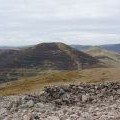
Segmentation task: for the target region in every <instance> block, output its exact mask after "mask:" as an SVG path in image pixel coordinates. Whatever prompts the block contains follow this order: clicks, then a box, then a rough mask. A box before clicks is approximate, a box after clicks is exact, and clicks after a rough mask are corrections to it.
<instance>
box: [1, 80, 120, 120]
mask: <svg viewBox="0 0 120 120" xmlns="http://www.w3.org/2000/svg"><path fill="white" fill-rule="evenodd" d="M0 120H120V83H119V82H104V83H91V84H87V83H81V84H79V85H65V86H53V87H45V89H44V91H43V93H41V94H35V93H31V94H26V95H17V96H7V97H0Z"/></svg>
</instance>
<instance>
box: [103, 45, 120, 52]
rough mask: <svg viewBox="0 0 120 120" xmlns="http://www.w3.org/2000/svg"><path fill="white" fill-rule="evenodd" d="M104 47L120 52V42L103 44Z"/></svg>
mask: <svg viewBox="0 0 120 120" xmlns="http://www.w3.org/2000/svg"><path fill="white" fill-rule="evenodd" d="M101 47H102V48H104V49H107V50H111V51H115V52H119V53H120V44H110V45H101Z"/></svg>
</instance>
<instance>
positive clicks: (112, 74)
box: [0, 68, 120, 95]
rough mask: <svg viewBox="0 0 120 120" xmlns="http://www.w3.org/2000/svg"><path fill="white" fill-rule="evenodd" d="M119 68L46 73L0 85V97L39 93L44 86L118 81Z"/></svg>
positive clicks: (119, 76) (119, 75)
mask: <svg viewBox="0 0 120 120" xmlns="http://www.w3.org/2000/svg"><path fill="white" fill-rule="evenodd" d="M119 71H120V68H93V69H84V70H73V71H67V70H63V71H50V72H49V71H46V72H40V73H39V74H38V75H37V76H34V77H24V78H22V79H20V80H17V81H11V82H7V83H3V84H0V95H13V94H19V93H24V92H32V91H35V92H38V93H39V92H40V91H41V90H42V89H43V88H44V86H49V85H50V86H53V85H65V84H78V83H80V82H104V81H120V74H119Z"/></svg>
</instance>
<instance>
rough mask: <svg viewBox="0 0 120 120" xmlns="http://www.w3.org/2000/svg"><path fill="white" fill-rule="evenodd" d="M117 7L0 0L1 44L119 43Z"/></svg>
mask: <svg viewBox="0 0 120 120" xmlns="http://www.w3.org/2000/svg"><path fill="white" fill-rule="evenodd" d="M119 6H120V1H119V0H114V1H113V0H34V1H33V0H0V21H1V22H0V43H1V45H3V44H5V45H27V44H35V43H38V42H50V41H61V42H66V43H68V44H73V43H75V44H78V43H79V44H104V43H105V44H106V43H119V41H120V40H119V39H120V34H119V33H120V23H119V21H120V16H119V13H120V7H119ZM23 41H24V43H23Z"/></svg>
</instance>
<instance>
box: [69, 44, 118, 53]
mask: <svg viewBox="0 0 120 120" xmlns="http://www.w3.org/2000/svg"><path fill="white" fill-rule="evenodd" d="M71 47H73V48H75V49H77V50H80V51H85V50H87V49H89V48H90V47H94V46H92V45H71ZM98 47H101V48H103V49H106V50H110V51H115V52H119V53H120V44H107V45H98Z"/></svg>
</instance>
